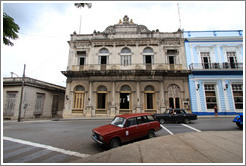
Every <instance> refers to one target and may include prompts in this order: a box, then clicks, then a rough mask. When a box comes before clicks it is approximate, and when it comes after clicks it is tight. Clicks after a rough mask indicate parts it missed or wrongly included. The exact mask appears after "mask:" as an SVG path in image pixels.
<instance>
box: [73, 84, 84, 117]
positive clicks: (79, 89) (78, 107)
mask: <svg viewBox="0 0 246 166" xmlns="http://www.w3.org/2000/svg"><path fill="white" fill-rule="evenodd" d="M84 98H85V88H84V87H83V86H81V85H78V86H76V87H75V88H74V101H73V112H80V113H83V110H84Z"/></svg>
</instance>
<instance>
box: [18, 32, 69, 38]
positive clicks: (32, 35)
mask: <svg viewBox="0 0 246 166" xmlns="http://www.w3.org/2000/svg"><path fill="white" fill-rule="evenodd" d="M18 34H20V35H25V36H31V37H44V38H45V37H50V38H64V37H68V36H67V35H66V36H65V35H64V36H48V35H37V34H28V33H18Z"/></svg>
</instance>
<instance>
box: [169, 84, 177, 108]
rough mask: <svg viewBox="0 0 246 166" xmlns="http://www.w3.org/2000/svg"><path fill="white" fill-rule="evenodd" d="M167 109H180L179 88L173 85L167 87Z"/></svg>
mask: <svg viewBox="0 0 246 166" xmlns="http://www.w3.org/2000/svg"><path fill="white" fill-rule="evenodd" d="M168 100H169V108H180V88H179V87H178V86H177V85H175V84H173V85H170V86H169V87H168Z"/></svg>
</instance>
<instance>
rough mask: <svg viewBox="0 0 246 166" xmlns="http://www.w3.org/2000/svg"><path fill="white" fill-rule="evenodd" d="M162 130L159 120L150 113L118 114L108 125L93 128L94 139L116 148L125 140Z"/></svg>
mask: <svg viewBox="0 0 246 166" xmlns="http://www.w3.org/2000/svg"><path fill="white" fill-rule="evenodd" d="M159 130H161V126H160V123H159V121H157V120H156V118H155V116H154V115H152V114H150V113H136V114H123V115H117V116H115V118H114V119H113V120H112V122H111V123H110V124H108V125H104V126H101V127H98V128H95V129H93V130H92V139H93V140H94V141H95V142H97V143H98V144H101V145H106V146H108V147H110V148H116V147H118V146H120V145H121V144H122V143H124V142H128V141H131V140H134V139H137V138H141V137H144V136H148V137H149V138H152V137H155V132H156V131H159Z"/></svg>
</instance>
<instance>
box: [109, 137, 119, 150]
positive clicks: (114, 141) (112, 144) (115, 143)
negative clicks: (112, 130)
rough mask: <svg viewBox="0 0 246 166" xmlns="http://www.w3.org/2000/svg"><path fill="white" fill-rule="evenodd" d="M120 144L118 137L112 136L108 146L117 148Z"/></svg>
mask: <svg viewBox="0 0 246 166" xmlns="http://www.w3.org/2000/svg"><path fill="white" fill-rule="evenodd" d="M119 146H120V140H119V139H118V138H113V139H112V140H111V141H110V148H117V147H119Z"/></svg>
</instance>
